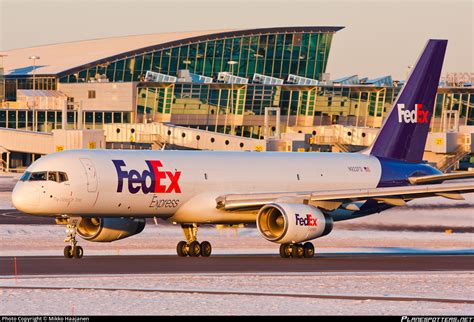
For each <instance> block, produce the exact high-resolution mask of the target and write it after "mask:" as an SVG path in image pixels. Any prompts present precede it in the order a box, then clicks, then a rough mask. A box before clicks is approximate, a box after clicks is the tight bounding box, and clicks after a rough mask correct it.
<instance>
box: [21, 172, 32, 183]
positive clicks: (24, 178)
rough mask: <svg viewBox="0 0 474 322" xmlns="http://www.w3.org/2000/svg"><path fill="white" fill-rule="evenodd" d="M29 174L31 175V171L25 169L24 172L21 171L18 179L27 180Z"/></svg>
mask: <svg viewBox="0 0 474 322" xmlns="http://www.w3.org/2000/svg"><path fill="white" fill-rule="evenodd" d="M30 175H31V172H29V171H25V173H23V175H22V176H21V178H20V181H28V179H29V178H30Z"/></svg>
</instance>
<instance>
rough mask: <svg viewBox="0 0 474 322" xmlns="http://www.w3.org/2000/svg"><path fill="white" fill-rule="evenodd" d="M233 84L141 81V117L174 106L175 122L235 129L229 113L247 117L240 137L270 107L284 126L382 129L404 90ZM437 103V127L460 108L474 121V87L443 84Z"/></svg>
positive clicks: (255, 130) (251, 132) (467, 121)
mask: <svg viewBox="0 0 474 322" xmlns="http://www.w3.org/2000/svg"><path fill="white" fill-rule="evenodd" d="M232 87H233V88H232ZM232 87H231V85H229V84H185V83H176V84H173V85H167V87H166V89H165V88H163V87H161V88H160V87H156V85H152V84H147V83H140V84H139V85H138V87H137V91H138V97H139V98H138V99H137V102H138V106H137V111H138V113H137V114H138V116H139V117H138V121H141V120H142V119H143V117H140V113H143V111H145V110H146V113H147V115H146V117H147V119H148V120H150V121H152V120H155V121H156V120H157V119H156V116H157V115H159V114H162V113H163V112H162V111H163V110H165V111H166V112H164V113H166V114H169V113H170V112H169V110H170V111H171V115H172V116H171V122H172V123H175V124H179V125H186V126H191V127H197V128H202V129H206V130H210V131H219V132H225V133H231V132H230V131H231V125H229V124H226V123H225V121H226V119H227V118H226V117H225V115H227V114H228V115H232V116H234V117H235V116H237V117H239V116H241V117H242V118H237V123H236V124H235V125H236V127H235V134H236V135H244V136H251V137H259V136H261V135H262V131H263V130H262V129H261V128H262V125H263V116H264V113H265V107H279V108H280V113H281V117H282V126H283V127H285V126H297V125H300V122H299V121H301V120H304V119H305V118H306V119H307V120H306V122H305V125H306V126H318V125H330V124H342V125H348V126H356V125H357V126H363V127H379V126H380V125H381V124H382V121H383V118H384V117H385V115H386V114H387V112H388V111H389V110H390V108H391V106H392V102H393V100H394V99H395V98H396V96H397V95H398V92H399V91H400V89H401V87H376V86H363V85H352V86H298V85H259V84H247V85H239V86H237V85H233V86H232ZM165 90H166V93H168V96H167V97H166V98H165V99H163V100H157V99H156V97H157V95H156V93H158V92H163V91H165ZM435 104H436V109H435V118H436V119H437V120H438V122H437V123H436V124H435V123H433V126H432V130H434V131H437V130H441V122H440V121H439V120H440V119H441V117H442V113H443V111H447V110H457V111H459V118H460V124H461V125H474V89H472V88H466V89H463V88H439V90H438V94H437V97H436V103H435ZM160 105H161V107H160ZM170 105H171V107H170V108H169V106H170ZM165 106H166V108H165ZM245 124H247V126H245ZM249 124H250V125H249ZM283 130H284V129H283Z"/></svg>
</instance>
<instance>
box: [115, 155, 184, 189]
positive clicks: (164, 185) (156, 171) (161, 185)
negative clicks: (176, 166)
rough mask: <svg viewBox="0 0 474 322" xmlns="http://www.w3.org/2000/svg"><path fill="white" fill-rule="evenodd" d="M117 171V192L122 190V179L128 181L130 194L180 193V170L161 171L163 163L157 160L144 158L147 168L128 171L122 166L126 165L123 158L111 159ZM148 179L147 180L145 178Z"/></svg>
mask: <svg viewBox="0 0 474 322" xmlns="http://www.w3.org/2000/svg"><path fill="white" fill-rule="evenodd" d="M112 162H113V163H114V166H115V170H116V171H117V177H118V183H117V192H122V191H123V182H124V179H127V181H128V191H129V192H130V193H132V194H135V193H137V192H139V191H140V190H141V191H142V192H143V193H144V194H147V193H172V192H175V193H181V188H180V187H179V177H180V176H181V171H177V170H175V172H174V173H173V172H172V171H163V170H161V169H160V168H162V167H163V164H162V163H161V161H159V160H146V161H145V163H146V165H147V166H148V169H147V170H143V171H142V172H141V173H140V172H139V171H137V170H135V169H132V170H130V171H127V170H124V169H122V168H124V167H126V164H125V162H124V161H123V160H112ZM147 179H148V180H147Z"/></svg>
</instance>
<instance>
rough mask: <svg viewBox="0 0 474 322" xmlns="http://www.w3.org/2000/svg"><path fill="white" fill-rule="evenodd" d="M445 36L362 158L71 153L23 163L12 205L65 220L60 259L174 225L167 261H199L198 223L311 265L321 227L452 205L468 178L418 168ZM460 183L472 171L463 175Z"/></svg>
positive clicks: (205, 247) (468, 187) (469, 185)
mask: <svg viewBox="0 0 474 322" xmlns="http://www.w3.org/2000/svg"><path fill="white" fill-rule="evenodd" d="M446 45H447V41H446V40H430V41H428V43H427V45H426V47H425V49H424V51H423V53H422V55H421V56H420V58H419V59H418V62H417V64H416V66H415V67H414V69H413V71H412V73H411V75H410V77H409V79H408V81H407V82H406V84H405V86H404V88H403V89H402V90H401V92H400V93H399V95H398V97H397V98H396V100H395V102H394V105H393V108H392V109H391V111H390V113H389V114H388V117H387V118H386V120H385V123H384V124H383V126H382V128H381V130H380V132H379V134H378V136H377V138H376V139H375V141H374V143H373V145H372V146H371V147H370V148H369V149H367V150H366V151H363V152H362V153H283V152H266V153H261V152H211V151H123V150H71V151H63V152H59V153H53V154H50V155H47V156H45V157H43V158H41V159H39V160H38V161H36V162H34V163H33V164H32V165H31V166H30V167H29V168H28V169H27V171H26V172H25V173H24V175H23V176H22V177H21V180H20V181H19V182H18V184H17V185H16V187H15V189H14V191H13V195H12V199H13V204H14V205H15V207H16V208H17V209H19V210H21V211H23V212H25V213H28V214H31V215H39V216H51V217H55V218H56V222H57V223H60V224H66V225H67V229H66V233H67V238H66V240H65V242H67V243H68V245H67V246H66V247H65V248H64V256H65V257H67V258H72V257H75V258H81V257H82V255H83V249H82V247H80V246H78V245H77V240H76V234H78V235H79V236H81V237H82V238H83V239H85V240H88V241H92V242H112V241H115V240H118V239H122V238H126V237H129V236H132V235H135V234H138V233H140V232H141V231H142V230H143V229H144V227H145V219H146V218H150V217H158V218H163V219H166V220H168V221H170V222H173V223H178V224H180V225H181V227H182V229H183V232H184V235H185V238H186V241H181V242H179V243H178V245H177V253H178V255H179V256H210V254H211V251H212V249H211V244H210V243H209V242H206V241H203V242H202V243H200V242H198V239H197V231H198V227H199V226H201V225H205V224H242V223H243V224H256V227H257V229H258V231H259V232H260V234H261V236H262V237H263V238H265V239H267V240H269V241H272V242H275V243H277V244H280V256H281V257H284V258H287V257H312V256H313V254H314V246H313V244H312V243H311V242H309V241H310V240H313V239H316V238H319V237H323V236H325V235H327V234H329V233H330V232H331V230H332V227H333V222H334V221H338V220H348V219H352V218H357V217H361V216H366V215H370V214H375V213H378V212H381V211H383V210H386V209H389V208H391V207H394V206H401V205H405V203H406V202H407V201H410V200H413V199H416V198H423V197H431V196H443V197H446V198H451V199H461V198H462V196H461V193H467V192H474V182H453V181H451V182H449V183H445V181H448V180H450V179H457V178H460V177H468V176H469V174H462V173H461V174H459V173H455V174H443V173H441V172H440V171H439V170H437V169H435V168H433V167H431V166H429V165H427V164H425V163H423V162H422V156H423V151H424V148H425V143H426V138H427V135H428V130H429V126H430V121H431V118H432V115H433V105H434V100H435V95H436V91H437V87H438V82H439V77H440V73H441V67H442V64H443V59H444V54H445V50H446ZM471 176H472V174H471Z"/></svg>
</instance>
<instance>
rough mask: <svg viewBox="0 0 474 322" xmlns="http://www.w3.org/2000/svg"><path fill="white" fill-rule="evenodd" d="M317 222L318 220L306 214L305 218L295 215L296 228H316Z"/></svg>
mask: <svg viewBox="0 0 474 322" xmlns="http://www.w3.org/2000/svg"><path fill="white" fill-rule="evenodd" d="M317 220H318V219H317V218H314V217H313V216H312V215H311V214H307V215H306V217H303V216H300V215H299V214H295V221H296V226H310V227H316V226H318V223H317Z"/></svg>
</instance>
